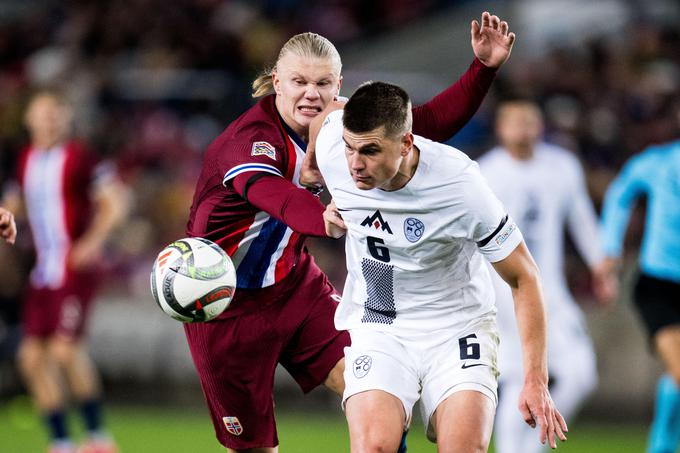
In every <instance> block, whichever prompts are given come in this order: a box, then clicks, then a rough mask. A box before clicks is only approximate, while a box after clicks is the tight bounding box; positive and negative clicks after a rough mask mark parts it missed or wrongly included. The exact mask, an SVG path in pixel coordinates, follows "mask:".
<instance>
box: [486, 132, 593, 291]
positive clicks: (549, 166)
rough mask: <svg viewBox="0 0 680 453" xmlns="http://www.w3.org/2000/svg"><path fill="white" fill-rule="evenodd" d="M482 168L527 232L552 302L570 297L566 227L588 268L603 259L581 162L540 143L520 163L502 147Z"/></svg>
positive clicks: (529, 244) (503, 201)
mask: <svg viewBox="0 0 680 453" xmlns="http://www.w3.org/2000/svg"><path fill="white" fill-rule="evenodd" d="M479 166H480V169H481V171H482V174H483V175H484V176H485V177H486V179H487V180H488V181H489V185H490V186H491V188H492V189H493V191H494V193H496V194H497V195H498V198H500V200H501V202H502V203H503V204H504V206H505V207H506V209H507V210H508V213H509V214H510V216H512V217H513V218H514V219H515V221H516V222H517V225H518V226H519V227H520V229H521V230H522V234H523V235H524V240H525V242H526V244H527V246H528V248H529V251H530V252H531V254H532V255H533V257H534V259H535V260H536V263H537V264H538V268H539V269H540V271H541V281H542V283H543V287H544V290H545V291H546V294H547V295H549V296H550V297H549V298H547V299H548V301H547V302H548V304H550V303H551V301H553V300H555V299H557V298H559V299H564V298H567V299H569V298H570V296H569V293H568V289H567V285H566V281H565V277H564V269H563V263H564V231H565V226H566V227H567V229H568V230H569V233H570V235H571V237H572V239H573V240H574V244H575V245H576V247H577V248H578V251H579V252H580V254H581V256H582V257H583V259H584V260H585V261H586V263H587V264H588V265H590V266H591V267H592V266H594V265H595V264H596V263H597V262H598V261H599V260H600V259H601V258H602V256H601V252H600V247H599V245H598V244H599V241H598V237H599V236H598V225H597V217H596V214H595V210H594V208H593V204H592V202H591V201H590V197H589V196H588V192H587V189H586V185H585V181H584V177H583V171H582V169H581V165H580V163H579V161H578V159H577V158H576V157H575V156H574V155H573V154H571V153H570V152H569V151H567V150H564V149H562V148H559V147H557V146H554V145H550V144H547V143H539V144H538V145H537V146H536V148H535V150H534V156H533V157H532V158H531V159H528V160H518V159H514V158H513V157H512V156H511V155H510V153H509V152H507V151H506V150H504V149H502V148H499V147H497V148H494V149H492V150H491V151H489V152H488V153H487V154H485V155H484V156H482V157H481V158H480V159H479Z"/></svg>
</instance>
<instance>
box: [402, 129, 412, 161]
mask: <svg viewBox="0 0 680 453" xmlns="http://www.w3.org/2000/svg"><path fill="white" fill-rule="evenodd" d="M413 140H414V139H413V133H412V132H407V133H405V134H404V135H403V136H402V137H401V145H402V147H401V154H402V156H406V155H407V154H408V153H410V152H411V150H412V149H413Z"/></svg>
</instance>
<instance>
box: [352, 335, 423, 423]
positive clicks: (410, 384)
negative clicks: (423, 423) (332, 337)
mask: <svg viewBox="0 0 680 453" xmlns="http://www.w3.org/2000/svg"><path fill="white" fill-rule="evenodd" d="M351 334H352V345H351V346H349V347H347V348H345V373H344V378H345V391H344V393H343V407H344V405H345V404H346V402H347V401H349V400H350V399H352V398H353V397H354V396H355V395H362V394H363V393H365V392H369V391H374V390H380V391H382V392H383V393H385V394H389V395H391V396H392V397H394V398H396V399H397V400H398V401H399V402H400V406H401V409H400V414H401V415H402V416H401V417H400V423H399V426H398V428H399V429H400V430H402V431H403V429H404V428H405V427H407V426H408V424H409V423H410V420H411V414H412V412H413V405H414V404H415V403H416V401H418V398H419V390H420V379H419V375H418V370H417V364H416V363H415V362H414V360H413V359H412V354H411V353H410V352H409V351H408V350H407V349H406V347H405V346H404V344H402V343H401V342H399V341H398V340H397V339H395V338H394V337H392V336H391V335H389V334H386V333H383V332H374V331H370V330H355V331H352V333H351Z"/></svg>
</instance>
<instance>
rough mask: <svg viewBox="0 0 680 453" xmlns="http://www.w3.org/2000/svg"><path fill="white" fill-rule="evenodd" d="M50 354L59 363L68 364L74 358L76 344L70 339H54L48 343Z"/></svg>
mask: <svg viewBox="0 0 680 453" xmlns="http://www.w3.org/2000/svg"><path fill="white" fill-rule="evenodd" d="M49 352H50V356H52V358H53V359H54V360H55V361H56V362H57V363H58V364H59V365H60V366H62V367H63V366H68V365H69V364H71V363H73V361H74V360H75V359H76V357H77V355H78V353H79V350H78V344H77V343H74V342H71V341H64V340H54V341H51V342H50V344H49Z"/></svg>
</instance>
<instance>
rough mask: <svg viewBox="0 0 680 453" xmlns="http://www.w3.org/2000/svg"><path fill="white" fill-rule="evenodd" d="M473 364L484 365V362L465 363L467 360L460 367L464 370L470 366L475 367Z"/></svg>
mask: <svg viewBox="0 0 680 453" xmlns="http://www.w3.org/2000/svg"><path fill="white" fill-rule="evenodd" d="M475 366H486V364H485V363H467V362H465V363H464V364H463V365H462V366H461V368H462V369H464V370H467V369H468V368H472V367H475Z"/></svg>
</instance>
